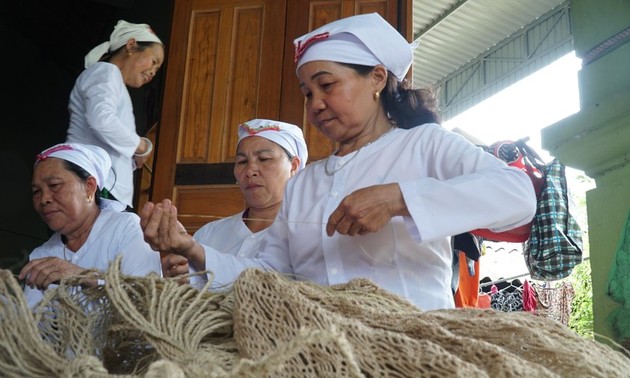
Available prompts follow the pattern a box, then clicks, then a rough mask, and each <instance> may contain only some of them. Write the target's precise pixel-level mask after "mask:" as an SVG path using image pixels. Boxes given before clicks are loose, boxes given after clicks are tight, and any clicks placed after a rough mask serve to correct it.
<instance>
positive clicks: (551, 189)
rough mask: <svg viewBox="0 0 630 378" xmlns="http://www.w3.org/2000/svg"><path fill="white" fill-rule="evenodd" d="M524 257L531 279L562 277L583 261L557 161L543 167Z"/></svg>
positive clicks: (579, 233)
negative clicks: (541, 183) (543, 181)
mask: <svg viewBox="0 0 630 378" xmlns="http://www.w3.org/2000/svg"><path fill="white" fill-rule="evenodd" d="M523 255H524V256H525V263H526V264H527V268H528V269H529V272H530V274H531V278H532V279H534V280H543V281H554V280H559V279H562V278H565V277H567V276H568V275H569V274H571V271H572V270H573V268H574V267H575V266H576V265H578V264H579V263H581V262H582V230H581V229H580V226H579V225H578V223H577V222H576V221H575V218H573V216H572V215H571V213H570V212H569V200H568V193H567V181H566V177H565V167H564V165H563V164H562V163H561V162H560V161H559V160H558V159H554V160H553V161H552V162H551V163H549V164H548V165H547V167H546V179H545V183H544V187H543V190H542V192H541V194H540V197H539V198H538V209H537V210H536V215H535V216H534V221H533V223H532V230H531V236H530V238H529V240H527V241H526V242H525V243H524V246H523Z"/></svg>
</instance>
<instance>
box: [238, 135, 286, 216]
mask: <svg viewBox="0 0 630 378" xmlns="http://www.w3.org/2000/svg"><path fill="white" fill-rule="evenodd" d="M296 162H297V159H293V161H290V160H289V157H288V156H287V153H286V152H285V151H284V149H282V147H280V146H279V145H278V144H276V143H274V142H272V141H270V140H269V139H266V138H263V137H258V136H251V137H247V138H244V139H242V140H241V141H240V142H239V144H238V148H237V152H236V164H235V165H234V177H236V180H237V181H238V185H239V186H240V188H241V191H242V192H243V195H244V196H245V201H246V202H247V205H248V206H249V207H252V208H255V209H264V208H268V207H272V206H274V205H277V204H279V203H281V202H282V198H283V197H284V187H285V185H286V183H287V180H289V178H290V177H291V176H292V175H293V173H294V172H295V171H296V170H297V167H298V163H296Z"/></svg>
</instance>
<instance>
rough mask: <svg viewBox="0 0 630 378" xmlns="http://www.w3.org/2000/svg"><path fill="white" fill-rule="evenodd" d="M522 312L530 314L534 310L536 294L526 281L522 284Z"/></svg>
mask: <svg viewBox="0 0 630 378" xmlns="http://www.w3.org/2000/svg"><path fill="white" fill-rule="evenodd" d="M523 310H525V311H531V312H533V311H535V310H536V293H534V288H533V287H532V285H530V284H529V281H528V280H525V282H524V283H523Z"/></svg>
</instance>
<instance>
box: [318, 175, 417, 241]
mask: <svg viewBox="0 0 630 378" xmlns="http://www.w3.org/2000/svg"><path fill="white" fill-rule="evenodd" d="M397 215H409V210H408V209H407V205H406V204H405V200H404V199H403V196H402V192H401V191H400V186H398V184H396V183H392V184H383V185H374V186H370V187H367V188H363V189H359V190H356V191H354V192H352V193H351V194H349V195H348V196H347V197H346V198H344V199H343V200H342V201H341V203H340V204H339V206H337V208H336V209H335V211H333V212H332V214H330V217H329V218H328V223H327V224H326V233H327V234H328V236H332V235H333V234H334V233H335V231H336V232H338V233H340V234H342V235H350V236H355V235H365V234H368V233H370V232H376V231H378V230H380V229H381V228H382V227H383V226H384V225H385V224H386V223H388V222H389V221H390V219H391V218H392V217H394V216H397Z"/></svg>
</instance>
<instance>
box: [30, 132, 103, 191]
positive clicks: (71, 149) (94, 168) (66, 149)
mask: <svg viewBox="0 0 630 378" xmlns="http://www.w3.org/2000/svg"><path fill="white" fill-rule="evenodd" d="M51 157H53V158H57V159H63V160H66V161H69V162H71V163H74V164H76V165H78V166H79V167H81V168H83V169H85V171H86V172H87V173H89V174H90V175H91V176H93V177H94V178H95V179H96V185H98V187H99V188H101V189H102V188H103V184H104V183H105V179H106V178H107V175H108V174H109V170H110V168H111V166H112V161H111V159H110V157H109V155H108V154H107V152H106V151H105V150H104V149H102V148H100V147H98V146H93V145H89V144H79V143H60V144H57V145H54V146H52V147H50V148H47V149H45V150H44V151H42V152H41V153H40V154H38V155H37V158H36V160H35V165H37V163H39V162H40V161H42V160H46V159H48V158H51Z"/></svg>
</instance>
